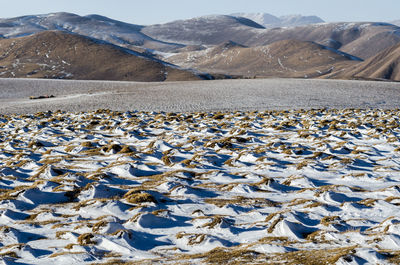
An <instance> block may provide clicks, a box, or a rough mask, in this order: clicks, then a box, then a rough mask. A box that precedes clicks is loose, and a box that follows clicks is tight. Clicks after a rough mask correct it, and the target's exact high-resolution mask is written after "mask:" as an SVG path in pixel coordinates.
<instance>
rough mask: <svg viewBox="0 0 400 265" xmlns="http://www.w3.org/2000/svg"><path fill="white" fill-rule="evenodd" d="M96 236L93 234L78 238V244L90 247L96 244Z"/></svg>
mask: <svg viewBox="0 0 400 265" xmlns="http://www.w3.org/2000/svg"><path fill="white" fill-rule="evenodd" d="M93 238H94V235H93V234H92V233H85V234H82V235H80V236H79V237H78V244H79V245H81V246H88V245H94V244H96V241H93V240H92V239H93Z"/></svg>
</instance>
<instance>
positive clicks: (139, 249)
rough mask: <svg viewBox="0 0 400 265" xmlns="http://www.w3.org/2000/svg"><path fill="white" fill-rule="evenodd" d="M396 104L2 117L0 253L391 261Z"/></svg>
mask: <svg viewBox="0 0 400 265" xmlns="http://www.w3.org/2000/svg"><path fill="white" fill-rule="evenodd" d="M399 114H400V113H399V111H398V110H390V111H389V110H388V111H383V110H357V109H341V110H308V111H301V110H299V111H254V112H193V113H164V112H112V111H96V112H80V113H69V112H61V111H60V112H43V113H38V114H27V115H9V116H5V115H3V116H0V140H1V142H0V189H1V201H0V256H1V259H2V260H3V261H4V263H5V264H71V265H72V264H92V263H105V262H109V263H108V264H116V263H117V262H118V261H121V262H122V261H129V262H134V261H141V262H147V263H149V264H151V263H171V264H179V263H182V264H201V263H209V264H226V263H235V264H243V263H247V264H260V263H267V264H268V263H277V262H281V264H334V263H337V264H387V263H389V262H393V263H394V264H398V262H399V260H400V256H399V255H400V253H399V250H400V236H399V233H400V213H399V205H400V188H399V187H400V186H399V183H400V175H399V171H400V142H399V139H400V138H399V137H400V130H399V117H400V115H399ZM311 261H312V262H313V263H310V262H311Z"/></svg>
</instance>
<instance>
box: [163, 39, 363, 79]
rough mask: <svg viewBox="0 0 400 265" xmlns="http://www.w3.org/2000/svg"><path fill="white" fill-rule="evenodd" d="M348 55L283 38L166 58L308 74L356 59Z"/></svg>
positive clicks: (254, 71) (197, 65) (217, 68)
mask: <svg viewBox="0 0 400 265" xmlns="http://www.w3.org/2000/svg"><path fill="white" fill-rule="evenodd" d="M351 58H352V57H351V56H350V55H347V54H343V53H342V54H340V53H339V52H335V51H333V50H329V49H326V48H325V47H324V46H321V45H318V44H315V43H312V42H302V41H296V40H285V41H279V42H275V43H272V44H270V45H266V46H260V47H244V46H242V45H239V44H236V43H234V42H227V43H224V44H221V45H218V46H216V47H214V48H210V49H207V50H203V51H194V52H184V53H180V54H177V55H174V56H171V57H169V58H167V60H168V61H169V62H171V63H174V64H177V65H180V66H182V67H189V68H194V69H198V70H200V71H205V72H210V73H224V74H230V75H243V76H257V77H301V78H304V77H308V78H311V77H319V76H322V75H325V74H327V73H329V72H331V71H332V70H335V69H342V68H344V67H347V66H350V65H354V64H357V63H359V61H355V60H351Z"/></svg>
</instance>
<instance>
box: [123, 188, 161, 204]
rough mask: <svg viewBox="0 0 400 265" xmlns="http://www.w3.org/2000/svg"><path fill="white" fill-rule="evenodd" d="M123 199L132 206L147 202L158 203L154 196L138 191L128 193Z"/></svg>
mask: <svg viewBox="0 0 400 265" xmlns="http://www.w3.org/2000/svg"><path fill="white" fill-rule="evenodd" d="M123 198H124V199H125V200H126V201H127V202H129V203H132V204H139V203H145V202H152V203H157V200H156V199H155V198H154V197H153V195H151V194H149V193H147V192H142V191H138V190H136V189H133V190H130V191H128V192H127V193H126V194H125V195H124V197H123Z"/></svg>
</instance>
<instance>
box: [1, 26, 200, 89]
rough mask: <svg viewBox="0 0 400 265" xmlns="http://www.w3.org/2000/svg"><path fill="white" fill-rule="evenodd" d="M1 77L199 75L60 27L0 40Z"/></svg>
mask: <svg viewBox="0 0 400 265" xmlns="http://www.w3.org/2000/svg"><path fill="white" fill-rule="evenodd" d="M0 77H32V78H67V79H88V80H130V81H164V80H194V79H199V78H198V77H197V76H196V75H194V74H193V73H191V72H186V71H182V70H179V69H177V68H175V67H171V66H169V65H167V64H166V63H163V62H161V61H156V60H153V59H151V58H146V57H145V56H144V55H142V54H140V53H136V52H133V51H130V50H127V49H124V48H121V47H118V46H114V45H111V44H108V43H104V42H100V41H97V40H94V39H90V38H87V37H83V36H80V35H76V34H70V33H66V32H61V31H46V32H41V33H38V34H36V35H32V36H28V37H21V38H14V39H3V40H0Z"/></svg>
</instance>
